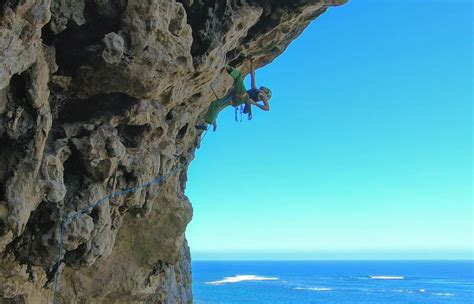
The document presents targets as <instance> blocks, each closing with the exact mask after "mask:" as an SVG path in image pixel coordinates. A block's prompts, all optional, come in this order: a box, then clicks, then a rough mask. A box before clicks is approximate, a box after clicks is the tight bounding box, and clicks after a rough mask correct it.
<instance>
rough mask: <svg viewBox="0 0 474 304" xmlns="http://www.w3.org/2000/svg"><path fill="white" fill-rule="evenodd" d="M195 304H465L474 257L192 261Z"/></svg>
mask: <svg viewBox="0 0 474 304" xmlns="http://www.w3.org/2000/svg"><path fill="white" fill-rule="evenodd" d="M192 267H193V294H194V302H193V303H195V304H204V303H247V304H248V303H295V304H304V303H334V304H338V303H351V304H356V303H370V304H378V303H394V304H395V303H400V304H402V303H403V304H418V303H420V304H429V303H446V304H447V303H456V304H461V303H469V304H474V262H473V261H194V262H193V264H192Z"/></svg>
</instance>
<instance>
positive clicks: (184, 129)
mask: <svg viewBox="0 0 474 304" xmlns="http://www.w3.org/2000/svg"><path fill="white" fill-rule="evenodd" d="M187 131H188V124H185V125H184V126H182V127H181V129H179V131H178V134H176V140H182V139H183V138H184V136H185V135H186V132H187Z"/></svg>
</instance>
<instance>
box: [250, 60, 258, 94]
mask: <svg viewBox="0 0 474 304" xmlns="http://www.w3.org/2000/svg"><path fill="white" fill-rule="evenodd" d="M250 80H251V83H252V89H256V88H257V83H256V79H255V68H254V66H253V61H252V60H250Z"/></svg>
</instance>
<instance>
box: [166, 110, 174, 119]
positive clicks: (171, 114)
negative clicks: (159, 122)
mask: <svg viewBox="0 0 474 304" xmlns="http://www.w3.org/2000/svg"><path fill="white" fill-rule="evenodd" d="M173 119H174V114H173V109H171V110H170V111H169V112H168V114H166V116H165V120H166V121H171V120H173Z"/></svg>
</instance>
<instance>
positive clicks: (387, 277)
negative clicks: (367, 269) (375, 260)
mask: <svg viewBox="0 0 474 304" xmlns="http://www.w3.org/2000/svg"><path fill="white" fill-rule="evenodd" d="M370 278H371V279H373V280H403V279H405V277H402V276H370Z"/></svg>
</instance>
